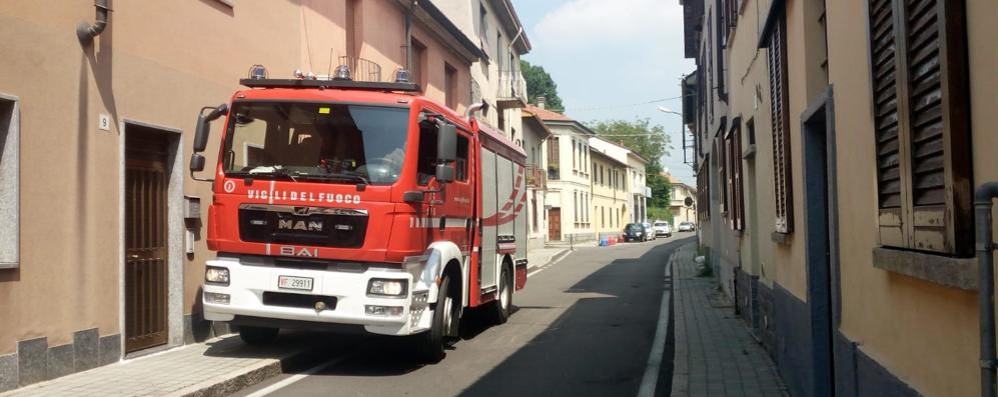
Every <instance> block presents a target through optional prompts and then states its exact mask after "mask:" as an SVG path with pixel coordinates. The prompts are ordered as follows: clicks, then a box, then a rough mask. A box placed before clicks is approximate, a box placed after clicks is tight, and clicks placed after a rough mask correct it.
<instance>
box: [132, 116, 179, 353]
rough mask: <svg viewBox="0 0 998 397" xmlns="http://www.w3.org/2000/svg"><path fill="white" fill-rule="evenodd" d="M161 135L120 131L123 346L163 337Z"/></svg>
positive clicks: (163, 152) (136, 346)
mask: <svg viewBox="0 0 998 397" xmlns="http://www.w3.org/2000/svg"><path fill="white" fill-rule="evenodd" d="M167 144H168V141H167V139H166V135H164V134H157V133H154V132H146V131H137V132H131V133H129V132H128V131H126V136H125V352H126V353H127V352H133V351H136V350H141V349H145V348H149V347H153V346H158V345H162V344H165V343H166V340H167V317H166V313H167V297H168V294H167V263H168V262H167V235H166V231H167V227H166V222H167V219H166V208H167V203H166V199H167V177H168V174H167V166H166V157H167V153H166V151H167Z"/></svg>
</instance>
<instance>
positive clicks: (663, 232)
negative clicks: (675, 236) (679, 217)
mask: <svg viewBox="0 0 998 397" xmlns="http://www.w3.org/2000/svg"><path fill="white" fill-rule="evenodd" d="M651 228H652V229H654V230H655V235H656V236H665V237H672V225H670V224H669V222H666V221H655V223H654V224H652V225H651Z"/></svg>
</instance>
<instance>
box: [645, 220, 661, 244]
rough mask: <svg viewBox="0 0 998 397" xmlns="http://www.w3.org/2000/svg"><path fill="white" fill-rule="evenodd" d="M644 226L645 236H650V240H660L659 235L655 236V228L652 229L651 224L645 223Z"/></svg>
mask: <svg viewBox="0 0 998 397" xmlns="http://www.w3.org/2000/svg"><path fill="white" fill-rule="evenodd" d="M642 225H645V235H647V236H648V240H656V239H658V235H656V234H655V228H653V227H651V224H650V223H648V222H645V223H642Z"/></svg>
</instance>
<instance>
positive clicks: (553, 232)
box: [548, 208, 561, 241]
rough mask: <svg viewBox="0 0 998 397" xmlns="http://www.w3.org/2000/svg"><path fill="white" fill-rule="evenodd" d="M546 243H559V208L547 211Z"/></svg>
mask: <svg viewBox="0 0 998 397" xmlns="http://www.w3.org/2000/svg"><path fill="white" fill-rule="evenodd" d="M548 241H561V208H552V209H550V210H548Z"/></svg>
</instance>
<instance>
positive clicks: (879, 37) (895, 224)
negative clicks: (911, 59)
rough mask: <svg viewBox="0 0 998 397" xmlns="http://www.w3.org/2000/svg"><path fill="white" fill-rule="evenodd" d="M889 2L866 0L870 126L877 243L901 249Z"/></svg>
mask: <svg viewBox="0 0 998 397" xmlns="http://www.w3.org/2000/svg"><path fill="white" fill-rule="evenodd" d="M891 1H892V0H870V38H871V43H870V51H871V59H872V65H873V66H872V67H873V76H872V82H873V124H874V132H875V135H876V141H877V183H878V192H877V196H878V202H879V211H878V218H879V222H880V244H882V245H892V246H904V243H903V233H902V232H901V225H902V222H901V219H902V214H901V203H902V197H901V196H902V195H901V166H900V161H901V151H900V139H899V138H898V101H897V88H896V84H895V81H896V79H897V67H896V61H895V59H896V55H895V53H896V50H895V32H894V12H893V8H892V6H891Z"/></svg>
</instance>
